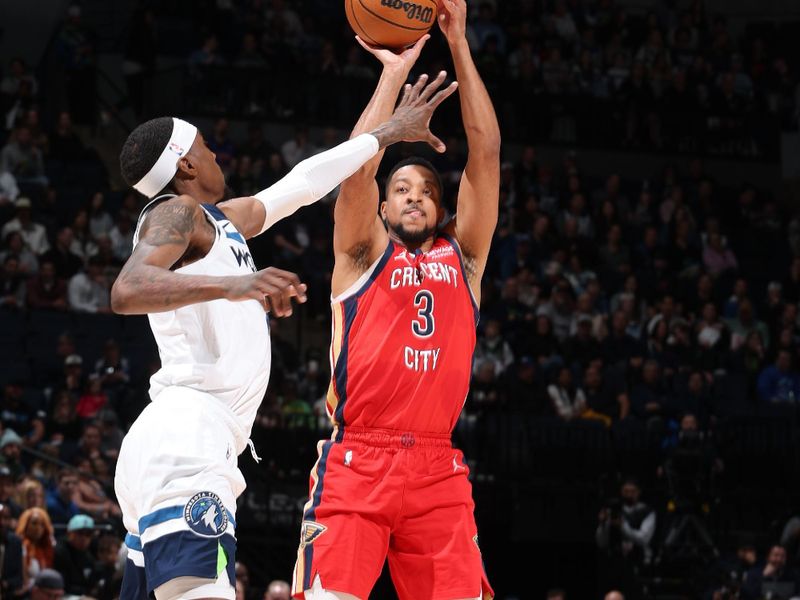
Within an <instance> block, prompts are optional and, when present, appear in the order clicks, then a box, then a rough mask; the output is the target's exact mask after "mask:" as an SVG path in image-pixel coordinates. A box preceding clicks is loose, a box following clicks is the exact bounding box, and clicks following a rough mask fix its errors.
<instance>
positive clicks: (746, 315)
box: [727, 299, 770, 350]
mask: <svg viewBox="0 0 800 600" xmlns="http://www.w3.org/2000/svg"><path fill="white" fill-rule="evenodd" d="M727 325H728V329H730V331H731V350H736V349H737V348H738V347H739V346H741V345H742V344H743V343H744V341H745V340H746V339H747V336H748V335H749V334H750V333H751V332H752V331H757V332H758V333H759V334H760V335H761V339H763V340H764V345H765V346H769V343H770V337H769V329H767V326H766V324H765V323H764V322H763V321H759V320H758V319H756V318H755V315H754V314H753V304H752V303H751V302H750V300H748V299H743V300H742V301H741V302H739V308H738V311H737V316H736V318H735V319H729V320H728V323H727Z"/></svg>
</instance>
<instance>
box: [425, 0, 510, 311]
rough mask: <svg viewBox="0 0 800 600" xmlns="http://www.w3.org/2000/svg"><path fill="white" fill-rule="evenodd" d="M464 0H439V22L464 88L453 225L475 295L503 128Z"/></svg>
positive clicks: (493, 212)
mask: <svg viewBox="0 0 800 600" xmlns="http://www.w3.org/2000/svg"><path fill="white" fill-rule="evenodd" d="M466 26H467V4H466V2H465V0H440V11H439V27H440V29H441V30H442V33H443V34H444V36H445V38H447V43H448V45H449V46H450V52H451V54H452V56H453V63H454V65H455V71H456V79H458V84H459V87H460V89H461V92H460V94H459V95H460V97H461V113H462V118H463V121H464V130H465V131H466V134H467V149H468V157H467V165H466V168H465V170H464V175H463V176H462V178H461V185H460V188H459V191H458V206H457V216H456V219H455V221H454V222H453V224H452V225H451V227H453V228H454V232H453V233H454V234H455V237H456V239H457V240H458V243H459V245H460V246H461V250H462V253H463V254H464V259H465V267H466V269H467V273H468V274H469V276H470V280H471V281H470V283H471V285H472V288H473V291H474V292H475V297H476V298H478V297H479V293H480V279H481V276H482V275H483V270H484V268H485V266H486V259H487V257H488V255H489V246H490V245H491V242H492V235H493V234H494V230H495V227H496V225H497V212H498V206H497V205H498V201H499V197H500V127H499V125H498V123H497V115H495V112H494V107H493V106H492V101H491V99H490V98H489V94H488V92H487V91H486V86H484V84H483V81H482V80H481V78H480V75H479V74H478V70H477V69H476V68H475V63H474V62H473V60H472V56H471V55H470V50H469V44H468V43H467V38H466Z"/></svg>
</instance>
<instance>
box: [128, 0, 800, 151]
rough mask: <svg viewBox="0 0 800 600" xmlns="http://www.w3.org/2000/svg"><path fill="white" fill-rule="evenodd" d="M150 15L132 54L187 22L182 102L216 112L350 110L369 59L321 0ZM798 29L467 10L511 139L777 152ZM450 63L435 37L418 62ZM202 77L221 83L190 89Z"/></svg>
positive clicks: (670, 10)
mask: <svg viewBox="0 0 800 600" xmlns="http://www.w3.org/2000/svg"><path fill="white" fill-rule="evenodd" d="M193 8H194V6H193ZM145 14H146V15H147V16H146V17H143V18H142V19H140V20H139V21H138V23H139V26H138V27H137V29H136V30H135V33H134V34H132V36H131V41H130V43H129V46H128V48H127V53H128V56H129V58H130V57H145V58H140V59H136V60H138V61H139V62H138V63H137V64H142V65H144V64H147V65H149V67H148V69H150V71H152V69H154V68H155V66H154V65H155V63H154V61H153V59H152V57H153V56H154V55H155V53H156V51H157V50H160V51H162V52H165V53H167V54H174V53H175V45H174V44H172V46H173V47H172V48H166V47H165V44H164V40H163V39H162V38H161V37H160V33H159V32H160V29H159V27H160V26H159V24H161V27H163V29H167V30H168V31H169V32H170V41H173V40H174V36H175V35H176V34H177V35H181V34H182V37H180V38H179V39H182V40H183V39H185V40H186V42H187V43H188V44H190V45H192V46H193V47H194V50H193V51H191V52H190V53H189V54H188V56H186V55H184V56H182V58H185V59H186V60H187V61H188V66H189V68H190V72H191V76H190V78H189V79H190V82H189V90H190V93H189V94H188V95H189V98H188V99H187V101H189V102H192V101H193V98H194V99H195V100H196V101H197V104H196V105H195V106H196V107H197V108H198V109H200V110H207V111H209V112H212V113H213V112H216V113H217V114H230V113H229V110H230V106H231V104H233V105H234V106H236V107H237V110H238V111H240V113H241V114H249V115H253V116H260V115H264V114H271V115H274V116H276V117H279V118H280V117H284V118H287V119H295V120H296V119H298V118H301V119H309V120H314V121H318V122H324V123H331V122H332V120H333V121H334V122H338V123H339V124H340V125H344V124H349V123H351V122H352V118H353V116H354V115H355V114H357V113H356V112H355V111H357V110H358V105H360V104H361V98H364V99H366V98H367V97H368V95H369V88H370V87H371V85H372V80H373V78H374V77H375V75H376V73H377V69H378V65H377V64H376V63H374V61H372V60H371V57H369V56H368V55H366V54H365V53H364V52H363V51H362V50H361V49H360V48H359V47H358V46H357V45H356V44H355V43H354V42H353V39H352V31H351V30H350V28H349V27H348V26H347V24H346V22H345V20H344V18H343V14H342V11H341V10H340V7H339V6H338V5H335V4H331V3H329V2H326V1H325V0H305V1H304V2H303V1H301V2H292V3H289V2H286V1H285V0H270V1H269V2H261V1H260V0H259V1H241V2H227V3H223V4H220V3H217V4H216V5H214V4H213V3H209V4H207V5H205V7H204V8H200V9H199V10H195V11H194V14H193V17H192V19H193V21H192V22H191V24H189V23H186V22H184V23H183V25H182V26H181V24H180V22H179V19H180V18H181V17H184V15H185V13H184V12H181V9H180V3H171V5H170V8H162V9H156V8H154V9H152V10H150V11H146V13H145ZM796 33H797V32H796V31H795V30H794V29H792V28H791V27H787V28H785V29H781V28H779V27H778V26H776V25H774V24H769V23H766V24H761V23H754V24H752V25H751V26H749V27H747V28H745V29H744V30H742V31H739V30H738V29H735V28H734V27H733V26H732V25H731V24H730V23H728V21H727V20H726V18H725V17H724V16H720V15H713V14H709V13H708V11H707V10H706V7H705V3H704V2H703V1H702V0H693V1H691V2H684V3H676V2H669V1H666V0H665V1H661V2H655V3H653V6H652V7H651V8H650V12H646V13H645V12H638V13H637V12H634V11H631V10H630V9H628V8H626V7H624V6H622V5H619V4H617V3H615V2H614V0H553V1H547V2H544V1H535V0H525V1H521V2H498V1H495V0H482V1H480V2H476V3H474V4H470V21H469V24H468V38H469V42H470V46H471V47H472V50H473V52H474V54H475V56H476V62H477V63H478V65H479V68H480V70H481V73H482V75H483V77H484V79H485V81H486V84H487V87H488V88H489V90H490V93H491V95H492V98H493V99H494V101H495V105H496V106H497V108H498V112H499V114H500V116H501V124H502V126H503V129H504V134H505V137H506V139H507V140H510V139H518V140H519V139H526V140H554V141H562V142H573V141H575V140H577V141H579V142H581V143H583V144H590V145H595V146H601V147H608V146H617V147H625V148H638V147H647V148H648V149H650V150H653V149H665V150H671V151H681V152H685V153H697V152H702V153H712V154H717V155H736V156H749V157H767V156H769V157H772V158H775V157H776V156H777V146H776V138H775V133H776V132H777V131H778V128H779V127H784V128H792V129H796V125H797V117H798V114H797V102H796V97H797V93H798V88H797V83H798V79H797V72H796V66H794V65H793V64H792V60H791V57H792V56H795V55H796V54H797V52H796V50H797V35H796ZM177 47H180V45H178V46H177ZM146 57H150V58H146ZM446 65H447V50H446V47H445V46H444V44H443V43H442V42H441V40H440V39H439V38H438V36H434V38H433V39H432V40H431V42H429V44H428V46H427V47H426V50H425V52H424V53H423V55H422V57H421V58H420V61H419V64H418V70H419V72H435V71H436V70H438V69H440V68H442V67H445V66H446ZM137 77H141V76H140V75H139V74H138V72H137ZM275 80H278V81H281V82H282V83H283V85H281V86H273V85H270V83H269V82H270V81H275ZM137 81H138V80H137ZM212 83H213V84H214V85H215V86H216V88H217V93H214V94H212V95H211V96H209V95H208V94H206V93H200V92H201V91H202V90H205V89H206V87H205V86H207V85H209V84H212ZM219 88H223V89H219ZM331 92H333V93H331ZM365 94H366V95H365ZM354 105H355V106H354ZM446 111H447V109H446V108H445V112H446ZM448 124H449V125H451V126H453V127H457V116H455V115H453V114H451V118H450V119H449V123H448ZM698 134H700V135H698Z"/></svg>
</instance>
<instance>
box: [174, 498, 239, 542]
mask: <svg viewBox="0 0 800 600" xmlns="http://www.w3.org/2000/svg"><path fill="white" fill-rule="evenodd" d="M183 518H184V519H186V522H187V523H188V524H189V528H190V529H191V530H192V531H194V532H195V533H196V534H197V535H199V536H201V537H206V538H215V537H219V536H221V535H222V534H223V533H225V530H226V529H227V528H228V511H227V510H225V507H224V506H223V505H222V501H221V500H220V499H219V496H217V495H216V494H214V493H212V492H200V493H199V494H195V495H194V496H192V498H191V500H189V502H187V503H186V508H184V509H183Z"/></svg>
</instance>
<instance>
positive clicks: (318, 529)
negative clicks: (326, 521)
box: [300, 521, 328, 548]
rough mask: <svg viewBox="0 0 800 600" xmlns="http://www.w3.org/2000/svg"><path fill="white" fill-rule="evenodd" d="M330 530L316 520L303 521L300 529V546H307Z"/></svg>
mask: <svg viewBox="0 0 800 600" xmlns="http://www.w3.org/2000/svg"><path fill="white" fill-rule="evenodd" d="M327 530H328V528H327V527H325V525H323V524H322V523H317V522H316V521H303V526H302V528H301V529H300V547H301V548H305V547H306V545H308V544H313V543H314V540H316V539H317V538H318V537H319V536H321V535H322V534H323V533H325V532H326V531H327Z"/></svg>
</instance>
